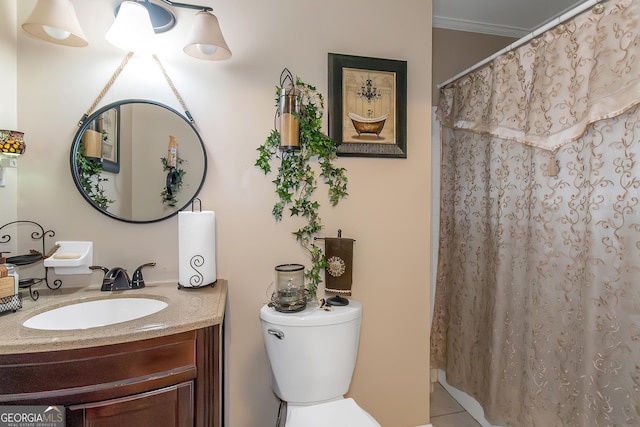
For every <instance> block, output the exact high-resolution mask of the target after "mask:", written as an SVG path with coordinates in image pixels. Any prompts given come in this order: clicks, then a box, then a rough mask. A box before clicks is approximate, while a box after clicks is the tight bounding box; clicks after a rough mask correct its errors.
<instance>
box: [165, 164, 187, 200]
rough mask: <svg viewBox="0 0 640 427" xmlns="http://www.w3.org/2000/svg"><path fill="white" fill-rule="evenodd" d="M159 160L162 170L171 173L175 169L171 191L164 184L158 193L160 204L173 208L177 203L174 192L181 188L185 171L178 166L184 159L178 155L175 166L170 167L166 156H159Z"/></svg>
mask: <svg viewBox="0 0 640 427" xmlns="http://www.w3.org/2000/svg"><path fill="white" fill-rule="evenodd" d="M160 161H161V162H162V170H163V171H164V172H167V173H171V171H172V169H175V173H176V180H175V184H173V185H172V186H171V192H169V190H168V189H167V187H166V186H165V187H164V188H163V190H162V192H161V193H160V197H161V198H162V204H165V205H167V206H169V207H172V208H175V207H176V205H177V204H178V198H177V197H176V194H177V193H178V192H179V191H180V190H181V189H182V178H183V177H184V175H185V174H186V173H187V172H186V171H185V170H184V169H182V168H181V167H180V165H182V163H183V162H184V160H182V159H181V158H180V157H178V159H177V160H176V167H175V168H172V167H170V166H168V165H167V158H166V157H161V158H160Z"/></svg>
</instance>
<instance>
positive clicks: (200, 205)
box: [191, 197, 202, 212]
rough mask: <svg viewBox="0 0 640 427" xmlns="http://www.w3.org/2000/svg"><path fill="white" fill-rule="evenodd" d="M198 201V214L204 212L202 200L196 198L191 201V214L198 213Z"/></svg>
mask: <svg viewBox="0 0 640 427" xmlns="http://www.w3.org/2000/svg"><path fill="white" fill-rule="evenodd" d="M196 200H197V201H198V212H202V200H200V199H199V198H197V197H194V198H193V200H191V212H195V211H196Z"/></svg>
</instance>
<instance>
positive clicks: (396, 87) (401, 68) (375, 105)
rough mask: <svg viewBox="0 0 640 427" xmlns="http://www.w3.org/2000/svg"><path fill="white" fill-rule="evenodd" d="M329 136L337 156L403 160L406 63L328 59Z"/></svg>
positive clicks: (347, 57) (334, 56)
mask: <svg viewBox="0 0 640 427" xmlns="http://www.w3.org/2000/svg"><path fill="white" fill-rule="evenodd" d="M328 110H329V111H328V117H329V137H330V138H331V139H333V140H334V141H336V143H337V144H338V155H339V156H361V157H395V158H403V159H404V158H406V157H407V61H396V60H391V59H378V58H367V57H362V56H350V55H339V54H335V53H330V54H329V99H328Z"/></svg>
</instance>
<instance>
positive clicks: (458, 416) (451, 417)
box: [431, 383, 480, 427]
mask: <svg viewBox="0 0 640 427" xmlns="http://www.w3.org/2000/svg"><path fill="white" fill-rule="evenodd" d="M431 425H432V426H433V427H480V423H478V422H477V421H476V420H475V419H473V417H472V416H471V415H469V414H468V413H467V411H465V410H464V408H463V407H462V406H460V404H459V403H458V402H456V401H455V400H454V399H453V397H451V395H449V393H447V390H445V389H444V387H442V386H441V385H440V383H433V390H432V392H431Z"/></svg>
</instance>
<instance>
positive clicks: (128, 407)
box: [0, 325, 222, 427]
mask: <svg viewBox="0 0 640 427" xmlns="http://www.w3.org/2000/svg"><path fill="white" fill-rule="evenodd" d="M221 335H222V334H221V325H215V326H210V327H206V328H203V329H198V330H195V331H188V332H183V333H179V334H175V335H167V336H161V337H157V338H151V339H145V340H141V341H133V342H129V343H122V344H114V345H108V346H100V347H91V348H81V349H73V350H60V351H50V352H40V353H27V354H5V355H0V378H1V380H0V404H2V405H61V406H64V407H65V408H66V417H67V424H66V425H67V427H75V426H92V427H111V426H113V427H125V426H141V427H145V426H153V427H156V426H157V427H163V426H176V427H177V426H180V427H182V426H185V427H186V426H189V427H192V426H195V427H221V426H222V352H221V344H222V342H221V339H222V336H221Z"/></svg>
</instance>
